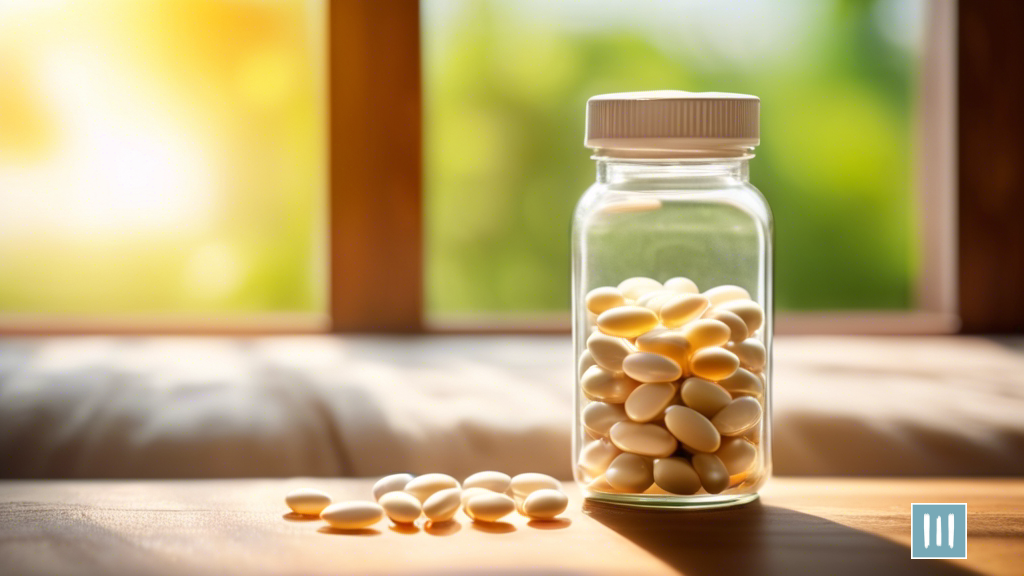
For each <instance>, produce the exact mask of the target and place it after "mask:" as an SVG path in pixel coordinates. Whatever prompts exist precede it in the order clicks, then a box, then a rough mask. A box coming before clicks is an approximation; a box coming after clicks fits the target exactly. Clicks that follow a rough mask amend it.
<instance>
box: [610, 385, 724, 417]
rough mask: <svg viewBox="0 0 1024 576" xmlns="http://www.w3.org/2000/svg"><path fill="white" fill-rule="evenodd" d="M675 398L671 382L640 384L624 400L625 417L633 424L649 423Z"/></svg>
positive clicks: (674, 386) (674, 390) (673, 386)
mask: <svg viewBox="0 0 1024 576" xmlns="http://www.w3.org/2000/svg"><path fill="white" fill-rule="evenodd" d="M726 396H728V394H726ZM675 397H676V385H675V384H673V383H671V382H648V383H646V384H641V385H639V386H637V388H636V390H633V393H632V394H630V395H629V398H626V403H625V405H624V406H625V408H626V415H627V416H629V419H630V420H632V421H634V422H650V421H651V420H654V419H655V418H658V417H659V416H661V414H662V412H664V411H665V408H668V406H669V404H671V403H672V400H674V399H675Z"/></svg>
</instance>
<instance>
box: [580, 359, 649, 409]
mask: <svg viewBox="0 0 1024 576" xmlns="http://www.w3.org/2000/svg"><path fill="white" fill-rule="evenodd" d="M639 385H640V383H639V382H637V381H636V380H633V379H632V378H630V377H629V376H626V375H625V374H622V373H615V372H609V371H608V370H605V369H604V368H601V367H600V366H591V367H590V368H587V371H586V372H584V373H583V377H582V378H580V389H581V390H583V394H584V395H585V396H586V397H587V398H589V399H591V400H600V401H602V402H610V403H612V404H622V403H623V402H625V401H626V398H629V395H630V393H631V392H633V390H635V389H636V387H637V386H639Z"/></svg>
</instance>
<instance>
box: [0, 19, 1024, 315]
mask: <svg viewBox="0 0 1024 576" xmlns="http://www.w3.org/2000/svg"><path fill="white" fill-rule="evenodd" d="M932 6H934V7H936V9H935V10H932V11H930V17H932V18H933V19H934V20H933V21H932V22H931V23H930V24H929V26H927V27H926V28H927V29H929V30H930V31H931V32H934V33H935V34H933V35H931V36H930V37H929V38H928V40H927V42H928V43H929V46H928V50H927V51H926V53H927V54H929V58H930V59H929V60H928V61H926V62H925V67H924V74H923V75H922V76H923V78H922V82H924V84H923V86H924V90H922V94H923V95H924V96H923V100H922V104H923V106H922V108H923V111H922V114H923V115H925V116H927V117H928V118H935V117H940V118H948V119H949V121H948V122H938V123H932V122H921V130H922V131H921V133H920V134H919V136H920V139H921V141H922V143H923V145H922V147H921V151H920V154H921V156H922V158H921V159H922V161H921V162H919V165H920V166H922V168H921V170H920V173H919V177H918V184H917V185H918V188H919V189H925V187H927V189H929V190H930V193H929V195H928V201H927V202H922V203H921V204H922V212H921V221H920V225H921V226H922V234H923V237H924V239H925V242H924V244H925V246H924V250H925V254H924V266H923V269H922V274H921V283H920V285H919V288H918V291H917V296H918V300H919V305H920V309H919V310H915V311H910V312H894V313H881V314H876V313H867V314H860V313H858V314H799V315H793V314H784V315H781V317H780V318H779V321H778V328H779V331H780V332H846V333H851V332H853V333H872V332H874V333H879V332H880V333H907V332H917V333H922V332H923V333H929V332H951V331H955V330H956V328H957V326H958V325H960V326H961V328H960V329H961V331H962V332H968V333H1000V332H1020V331H1022V330H1024V298H1022V297H1021V294H1024V226H1021V225H1020V224H1019V221H1020V217H1019V215H1020V214H1022V213H1024V168H1022V167H1024V142H1022V138H1021V132H1022V131H1021V127H1022V126H1024V122H1022V116H1024V111H1022V110H1021V107H1020V105H1019V104H1018V102H1019V101H1020V97H1021V95H1022V94H1024V59H1021V58H1020V54H1022V53H1024V37H1022V36H1021V35H1019V34H1017V33H1016V30H1015V28H1014V27H1015V26H1016V23H1017V22H1021V21H1024V3H1015V2H991V3H990V2H970V1H962V2H958V3H955V4H954V3H953V2H936V3H934V4H933V5H932ZM328 26H329V30H330V33H329V34H328V38H329V40H328V43H329V46H328V56H329V69H328V75H329V82H328V85H329V93H330V99H329V102H330V105H329V108H330V110H329V118H330V120H329V127H330V146H329V160H330V162H329V166H330V172H331V173H330V186H329V191H330V192H329V210H328V215H329V236H330V238H329V243H328V245H329V248H330V254H329V256H328V262H329V267H330V270H329V295H328V299H327V301H328V310H327V314H328V317H327V318H326V319H314V320H310V319H308V318H297V317H293V316H289V315H280V316H279V317H277V316H273V315H271V316H270V317H269V318H263V317H261V318H258V319H255V320H253V321H252V322H249V323H248V324H247V323H246V321H245V320H239V319H232V318H224V319H214V320H210V319H205V318H203V319H199V318H175V319H170V320H168V319H162V320H161V319H153V318H143V319H137V320H133V321H130V322H121V321H118V322H116V323H111V322H97V323H93V324H88V323H81V322H77V323H74V324H69V323H68V322H65V321H60V320H53V321H50V320H46V319H43V320H41V319H39V318H10V317H7V318H5V319H3V320H0V333H2V334H6V335H18V334H23V335H30V334H90V333H127V334H145V333H181V334H191V333H203V334H209V333H218V334H255V333H320V332H373V333H381V332H386V333H421V332H424V331H435V332H436V331H444V332H499V331H500V332H567V331H568V326H569V323H568V321H567V320H564V319H561V318H559V319H557V320H556V321H554V322H552V318H530V319H525V320H523V319H519V320H516V321H512V322H504V323H503V322H488V327H484V326H481V325H480V324H462V325H456V324H452V325H448V326H442V327H441V328H438V326H437V325H431V324H428V323H427V322H426V321H425V314H424V312H425V311H424V297H423V292H424V282H423V273H424V266H423V260H424V254H423V222H422V204H423V203H422V187H423V178H422V98H421V93H422V87H421V74H420V67H421V62H420V14H419V2H418V1H416V0H382V1H379V2H363V1H346V0H335V1H329V2H328ZM1014 71H1016V72H1014ZM954 72H955V74H954ZM958 151H959V152H958ZM957 174H958V175H959V181H958V178H957ZM936 200H937V201H936Z"/></svg>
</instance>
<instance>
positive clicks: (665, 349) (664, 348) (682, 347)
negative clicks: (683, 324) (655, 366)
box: [636, 328, 693, 375]
mask: <svg viewBox="0 0 1024 576" xmlns="http://www.w3.org/2000/svg"><path fill="white" fill-rule="evenodd" d="M636 348H637V350H639V351H641V352H650V353H652V354H660V355H662V356H664V357H666V358H669V359H671V360H672V361H673V362H675V363H676V364H678V365H679V368H680V369H681V370H682V371H683V374H684V375H685V374H687V373H688V371H689V366H690V354H691V353H693V345H692V344H690V341H689V340H687V339H686V337H685V336H684V335H683V333H682V332H679V331H677V330H666V329H664V328H655V329H654V330H651V331H650V332H646V333H644V334H642V335H640V336H639V337H638V338H637V339H636Z"/></svg>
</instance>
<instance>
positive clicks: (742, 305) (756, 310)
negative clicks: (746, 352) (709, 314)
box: [715, 300, 764, 334]
mask: <svg viewBox="0 0 1024 576" xmlns="http://www.w3.org/2000/svg"><path fill="white" fill-rule="evenodd" d="M715 308H716V309H718V310H727V311H729V312H732V313H733V314H735V315H737V316H739V317H740V318H742V319H743V322H745V323H746V325H747V332H749V333H750V334H753V333H754V332H757V330H758V329H759V328H760V327H761V325H762V324H764V310H762V309H761V307H760V306H759V305H758V304H757V302H754V301H753V300H730V301H728V302H723V303H721V304H719V305H718V306H715Z"/></svg>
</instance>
